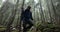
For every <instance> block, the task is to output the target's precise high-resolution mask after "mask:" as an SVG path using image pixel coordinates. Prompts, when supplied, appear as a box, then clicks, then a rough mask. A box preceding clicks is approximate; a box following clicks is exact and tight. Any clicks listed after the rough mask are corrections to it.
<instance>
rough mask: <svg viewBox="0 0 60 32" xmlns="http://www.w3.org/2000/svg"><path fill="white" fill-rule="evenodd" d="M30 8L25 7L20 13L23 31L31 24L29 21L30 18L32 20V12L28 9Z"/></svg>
mask: <svg viewBox="0 0 60 32" xmlns="http://www.w3.org/2000/svg"><path fill="white" fill-rule="evenodd" d="M30 9H31V7H30V6H28V7H27V9H26V10H25V11H24V12H23V13H22V15H23V17H22V21H23V32H26V31H27V30H29V29H30V28H31V27H32V26H33V23H32V22H31V20H33V18H32V12H31V11H30ZM27 24H28V26H27Z"/></svg>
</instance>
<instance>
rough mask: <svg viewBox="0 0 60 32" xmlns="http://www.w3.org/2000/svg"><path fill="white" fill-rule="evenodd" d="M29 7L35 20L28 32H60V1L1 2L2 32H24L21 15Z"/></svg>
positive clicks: (0, 25) (6, 0)
mask: <svg viewBox="0 0 60 32" xmlns="http://www.w3.org/2000/svg"><path fill="white" fill-rule="evenodd" d="M28 5H30V6H31V7H32V8H31V12H32V16H33V19H34V20H33V21H32V22H33V23H34V26H33V27H32V28H31V29H30V30H29V31H28V32H60V31H59V30H60V0H0V32H22V31H23V30H22V22H21V21H20V19H21V13H22V12H23V9H24V10H25V9H26V8H27V6H28ZM22 8H23V9H22Z"/></svg>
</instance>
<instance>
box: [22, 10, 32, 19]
mask: <svg viewBox="0 0 60 32" xmlns="http://www.w3.org/2000/svg"><path fill="white" fill-rule="evenodd" d="M23 19H25V20H29V19H31V20H33V18H32V12H31V11H30V10H29V9H26V10H25V11H24V12H23V13H22V20H23Z"/></svg>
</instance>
